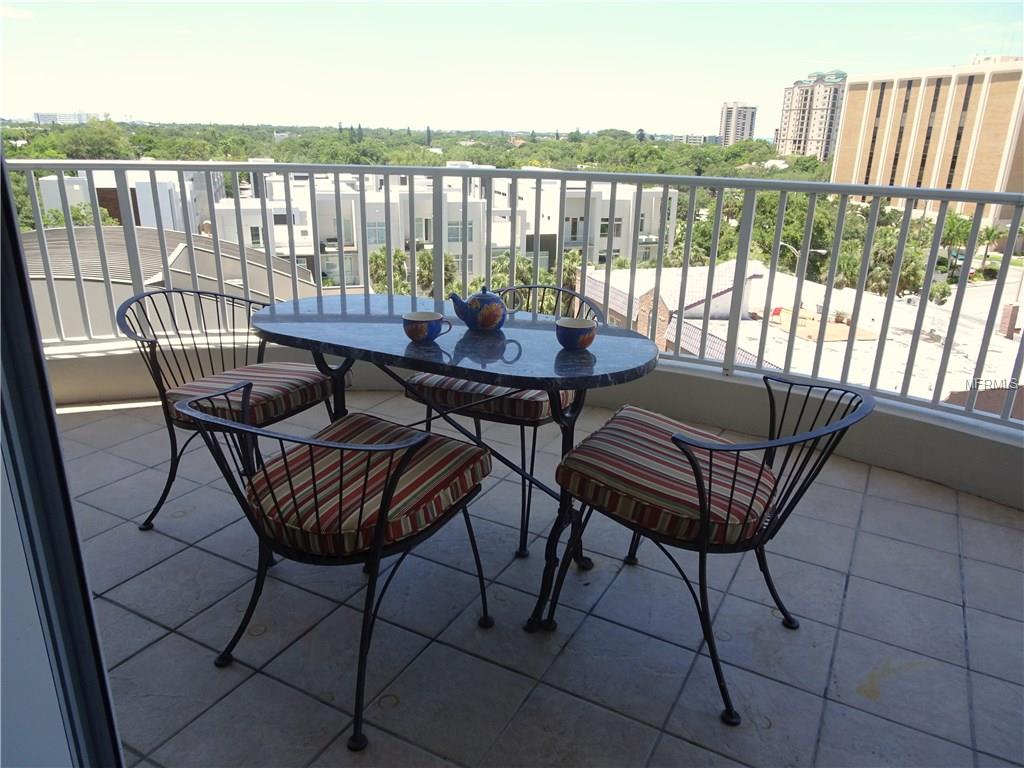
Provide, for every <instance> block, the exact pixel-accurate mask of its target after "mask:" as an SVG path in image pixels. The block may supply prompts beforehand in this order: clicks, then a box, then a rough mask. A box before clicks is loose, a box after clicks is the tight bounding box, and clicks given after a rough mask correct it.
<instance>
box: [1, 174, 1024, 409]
mask: <svg viewBox="0 0 1024 768" xmlns="http://www.w3.org/2000/svg"><path fill="white" fill-rule="evenodd" d="M9 166H10V167H11V169H12V170H13V171H15V172H16V173H18V174H21V175H22V176H23V177H24V182H25V184H24V194H23V195H22V196H21V198H20V199H21V200H22V204H23V206H24V207H26V208H27V210H26V211H23V212H22V217H23V219H22V220H23V221H24V222H25V226H24V228H23V231H22V240H23V244H24V245H25V249H26V254H27V258H28V260H29V271H30V274H31V275H32V277H33V283H34V291H35V294H34V295H35V300H36V305H37V312H38V316H39V320H40V325H41V327H42V328H43V333H44V337H45V338H44V345H45V347H46V348H47V350H48V351H59V350H61V349H64V348H67V347H69V346H74V345H82V344H86V343H97V342H98V343H104V342H107V343H115V342H117V341H118V337H117V331H116V325H115V323H114V311H115V309H116V306H117V304H118V303H120V301H122V300H123V298H125V297H127V296H129V295H131V294H133V293H137V292H140V291H143V290H146V289H147V288H150V287H159V286H171V285H173V286H175V287H206V288H211V289H214V290H222V291H229V292H237V293H240V294H243V295H245V296H255V297H257V298H260V299H263V300H266V301H271V302H274V301H282V300H287V299H291V298H293V297H302V296H317V297H323V296H324V295H329V294H331V293H332V292H339V291H345V290H346V286H352V284H355V285H356V286H357V287H356V288H355V289H354V290H356V291H358V292H359V293H360V294H362V295H367V296H368V295H369V294H370V293H371V292H373V291H377V292H381V293H387V292H389V291H390V292H394V290H395V289H396V286H398V285H400V284H401V285H408V286H410V290H411V291H412V292H413V295H414V296H417V298H418V299H422V300H423V301H433V302H439V301H442V300H444V298H445V296H446V290H447V288H451V287H454V288H455V289H456V290H459V291H461V292H462V293H463V294H465V293H468V292H470V291H471V289H472V287H473V284H474V282H476V283H477V284H479V283H480V282H485V283H488V284H490V285H492V286H498V287H500V285H501V284H502V283H509V282H511V283H530V282H538V281H540V280H547V281H549V282H552V283H554V284H558V285H568V286H569V287H572V288H575V289H576V290H580V291H582V292H584V293H586V294H587V295H588V296H590V297H592V298H594V299H595V300H597V302H598V303H599V304H600V305H601V306H602V307H603V308H604V309H605V312H606V315H607V316H608V317H609V318H610V319H611V321H612V322H615V323H617V324H620V325H623V326H627V327H631V328H633V329H635V330H637V331H639V332H641V333H643V334H645V335H647V336H649V337H650V338H652V339H653V340H654V341H655V342H656V343H657V344H658V346H659V347H660V348H661V350H662V356H663V358H664V359H665V360H666V361H678V362H680V363H684V364H690V365H698V366H703V367H705V368H707V369H711V370H718V371H720V372H722V373H724V374H726V375H734V374H739V373H743V372H748V373H758V372H762V371H780V370H781V371H783V372H785V373H787V374H790V375H793V376H796V377H803V378H807V379H815V380H825V381H835V382H841V383H847V384H853V385H856V386H860V387H862V388H864V389H866V390H869V391H872V392H873V393H875V394H876V395H878V396H880V397H882V398H887V399H889V400H892V401H896V402H900V403H903V404H906V405H910V406H914V407H919V408H923V409H929V410H931V411H934V412H938V413H941V414H945V415H948V416H952V417H958V418H966V419H968V420H970V421H971V422H973V423H975V424H980V423H989V424H994V425H997V426H1003V427H1014V428H1018V429H1019V428H1021V427H1024V420H1022V416H1021V408H1022V402H1021V399H1020V398H1017V382H1019V381H1020V378H1021V369H1022V367H1024V342H1022V341H1021V338H1020V334H1015V332H1014V326H1015V325H1018V326H1019V324H1020V316H1021V315H1024V311H1020V312H1019V314H1015V313H1016V312H1017V311H1018V310H1019V305H1020V292H1021V282H1022V278H1021V274H1022V273H1024V270H1021V269H1020V268H1019V267H1015V266H1013V265H1012V262H1013V259H1012V254H1013V253H1014V251H1015V250H1019V247H1020V244H1021V235H1020V227H1021V215H1022V210H1024V194H1020V193H998V192H985V191H964V190H945V189H941V190H940V189H917V188H898V187H881V186H866V185H839V184H825V183H818V182H806V181H780V180H769V179H750V178H712V177H689V176H669V175H656V174H629V173H592V172H577V171H556V170H545V169H521V170H510V169H495V168H489V167H424V168H414V167H394V166H390V167H389V166H344V165H306V164H278V163H262V162H253V163H219V162H214V163H197V162H130V161H84V160H13V161H9ZM101 172H102V173H104V174H105V175H106V177H109V176H110V175H111V174H112V178H113V190H110V189H108V190H105V194H104V195H103V199H105V200H108V201H116V208H117V209H118V210H117V211H116V212H114V211H110V212H109V213H110V214H111V215H113V216H114V219H116V223H115V224H110V223H109V219H107V220H105V219H104V218H103V216H104V214H106V213H108V211H104V210H101V208H100V203H99V200H100V195H99V194H98V189H97V183H96V181H95V179H96V176H97V174H99V173H101ZM186 174H188V178H189V179H198V180H199V182H200V183H199V188H200V190H201V191H200V194H199V197H198V200H197V199H194V198H195V195H190V194H189V192H190V190H191V189H192V188H188V189H187V188H186V187H187V186H188V185H187V183H186V181H187V180H186ZM47 175H48V176H50V177H51V180H50V181H48V182H47V184H48V185H50V190H51V191H50V202H49V203H47V201H46V200H44V199H43V198H44V195H42V194H41V192H40V190H41V182H40V177H42V176H47ZM53 177H55V178H53ZM79 177H80V178H84V179H85V184H84V187H83V185H82V183H81V182H78V181H76V184H77V186H76V187H75V189H76V190H77V192H76V194H81V195H84V196H85V199H84V201H83V202H84V205H76V204H75V202H74V200H73V199H72V196H71V195H69V193H68V185H69V179H72V178H75V179H77V178H79ZM158 177H159V178H161V179H169V180H170V181H169V182H168V184H169V185H170V186H171V187H174V186H175V184H174V183H172V182H177V189H178V192H177V197H176V198H173V195H172V198H173V199H174V200H175V203H174V204H175V205H176V206H178V208H179V210H177V211H175V212H174V217H173V218H174V219H175V220H177V221H182V220H184V221H188V222H190V224H189V226H187V227H185V228H183V229H180V230H175V229H172V228H171V227H170V224H169V222H170V221H171V217H170V216H169V215H168V214H169V211H168V209H167V205H166V204H165V203H166V197H165V196H164V197H161V196H160V195H162V194H163V193H162V192H161V193H160V194H158V187H159V185H158ZM220 178H223V179H224V180H225V181H227V182H229V184H228V189H231V190H236V192H234V194H233V195H227V196H224V197H222V198H221V199H219V200H218V199H216V198H217V196H218V193H217V190H219V189H222V188H223V185H221V184H220V183H219V179H220ZM400 178H401V182H400ZM140 180H141V182H146V181H148V182H149V183H148V184H145V183H140ZM215 181H217V182H218V183H215ZM254 181H255V183H253V182H254ZM54 184H55V185H56V197H54V193H53V191H52V185H54ZM567 185H572V189H573V194H571V195H567V194H566V190H567ZM576 187H582V188H583V194H582V195H579V194H578V193H577V192H576V190H575V188H576ZM278 188H280V192H279V193H278V192H275V191H274V190H275V189H278ZM161 189H162V188H161ZM237 190H245V191H247V193H248V194H250V195H251V194H253V192H252V190H256V192H255V194H257V195H260V196H259V197H257V198H245V197H241V196H240V195H241V194H243V192H239V191H237ZM163 192H166V189H163ZM278 194H279V195H280V196H271V195H278ZM16 196H17V195H16ZM520 198H523V199H522V200H521V199H520ZM496 202H497V204H496ZM197 206H198V208H200V209H202V211H206V216H204V215H203V213H202V211H200V210H197ZM570 208H571V210H570ZM52 210H55V211H58V212H59V213H60V214H61V217H57V216H55V215H54V213H53V212H52ZM127 212H132V215H127ZM296 212H299V215H300V216H301V221H303V222H305V223H304V224H302V225H301V228H302V229H303V230H307V231H308V233H309V236H308V237H306V238H300V237H297V236H296V231H297V230H298V229H299V228H300V225H299V224H296V223H294V222H295V216H294V215H293V214H294V213H296ZM275 213H276V214H277V215H276V216H275ZM218 214H220V215H218ZM954 215H963V216H965V217H966V218H967V220H968V227H967V230H966V232H965V236H964V238H963V239H962V241H961V242H960V243H959V245H960V248H959V252H961V253H962V254H963V255H962V256H961V257H959V261H958V258H957V257H956V256H955V255H953V256H952V257H951V255H950V249H949V248H947V247H946V246H947V239H946V238H945V237H944V235H943V233H944V230H945V223H946V221H947V220H948V219H950V218H951V217H953V216H954ZM83 216H84V220H83ZM278 217H281V218H278ZM571 218H576V221H575V222H574V225H575V227H578V228H574V231H572V232H570V230H569V221H570V219H571ZM76 219H77V221H76ZM602 219H603V220H604V221H605V222H615V225H614V226H607V225H605V226H602ZM620 220H621V222H622V225H621V228H620V225H619V221H620ZM278 221H284V222H285V223H284V224H278V223H277V222H278ZM426 221H429V224H427V223H426ZM54 222H56V225H54ZM105 222H106V223H105ZM455 222H457V224H456V223H455ZM915 222H918V223H915ZM449 223H452V226H451V227H449ZM991 223H1001V224H1002V225H1003V226H1004V227H1005V231H1006V241H1005V243H1004V244H1003V247H1002V256H1001V257H1000V258H999V259H998V260H995V259H993V260H991V263H992V264H993V265H995V266H994V269H993V270H986V272H989V273H993V272H994V274H992V275H991V279H990V280H988V281H987V282H984V283H980V284H974V283H971V282H970V280H969V276H970V274H971V272H972V270H973V269H974V268H977V267H980V262H981V260H982V259H986V258H987V256H985V255H983V252H984V253H985V254H987V251H985V250H984V249H983V248H982V247H981V245H980V242H981V240H980V238H981V233H982V230H983V228H984V227H985V225H987V224H991ZM559 226H561V227H562V229H561V231H559ZM641 229H643V231H641ZM275 230H277V232H276V233H275ZM456 230H457V231H458V233H461V236H460V237H459V238H458V239H457V240H454V241H453V240H452V234H453V233H454V232H456ZM787 232H788V233H790V238H789V239H790V240H791V241H792V243H796V242H797V237H796V236H795V235H794V234H793V233H798V234H799V243H798V245H794V244H792V243H790V242H786V241H785V235H786V234H787ZM268 233H269V234H268ZM339 238H340V239H341V241H342V242H343V243H346V245H345V246H344V247H343V249H342V252H341V253H339V249H338V247H337V242H338V240H339ZM257 239H258V240H259V245H257V244H255V242H256V240H257ZM268 239H269V240H271V241H272V243H273V244H274V247H272V248H271V247H268V246H269V245H270V244H268V243H267V240H268ZM528 242H529V243H530V245H529V247H527V243H528ZM304 243H307V244H308V243H312V244H313V245H311V246H310V245H304ZM347 243H351V245H347ZM410 243H415V245H416V250H417V251H418V252H421V251H422V250H424V249H426V250H430V251H432V252H433V259H432V263H431V265H430V266H431V273H432V274H431V275H430V278H431V280H429V281H427V282H430V283H431V284H432V285H431V288H430V290H429V291H428V292H427V294H425V293H424V291H423V290H422V288H421V287H420V286H421V285H422V284H423V283H424V281H423V279H422V272H421V274H420V276H419V277H420V279H419V280H417V263H416V262H417V258H416V255H415V254H411V253H409V251H410V248H409V245H410ZM495 243H508V246H507V247H501V248H499V247H497V246H495V245H494V244H495ZM542 244H543V248H544V251H543V252H542V250H541V249H542ZM556 244H557V245H556ZM303 248H306V249H307V250H306V251H303V250H302V249H303ZM397 249H402V250H397ZM376 251H382V252H383V259H381V257H380V256H379V255H376V254H375V253H374V252H376ZM371 254H374V255H373V256H371ZM399 257H400V258H402V259H403V262H402V263H401V264H399V263H398V262H397V260H396V259H397V258H399ZM446 257H453V262H454V265H455V269H456V279H455V281H454V286H452V284H451V281H450V280H449V285H448V286H445V284H444V283H445V273H446V264H445V258H446ZM506 257H511V258H506ZM524 259H525V260H526V261H524ZM328 260H332V263H331V264H330V265H328V264H327V263H326V262H327V261H328ZM371 260H373V261H374V262H375V267H374V269H373V270H372V271H371ZM335 262H336V265H335ZM997 262H998V263H997ZM524 265H528V266H524ZM499 267H500V270H504V271H500V272H499V269H498V268H499ZM909 267H914V269H915V270H917V272H916V275H917V276H916V277H914V275H911V277H912V278H913V279H911V280H909V282H910V283H915V282H919V285H916V287H915V286H914V285H911V287H910V288H908V286H907V285H906V284H904V281H903V280H902V279H901V276H903V275H904V273H905V271H906V270H907V269H908V268H909ZM523 269H527V270H528V271H527V273H526V274H523V272H522V270H523ZM957 270H959V284H958V285H956V286H954V287H953V288H952V295H951V297H950V298H949V300H948V301H947V302H946V303H945V304H943V305H942V306H940V305H938V304H937V303H935V302H933V301H930V300H929V295H930V293H931V287H932V285H933V283H936V282H938V283H942V282H945V277H946V275H945V274H944V271H945V272H946V273H949V272H952V273H954V274H955V273H956V271H957ZM449 271H450V268H449ZM910 271H911V272H913V271H914V270H910ZM921 271H923V274H920V272H921ZM353 273H357V274H355V275H354V276H353ZM399 273H401V275H402V276H404V277H405V280H399V279H398V278H399V276H400V275H399ZM844 274H845V275H847V276H848V279H847V280H846V285H845V286H844V285H843V279H842V275H844ZM353 277H354V278H355V279H353ZM449 277H450V276H449ZM814 277H817V278H818V280H817V281H815V280H814V279H812V278H814ZM347 290H349V291H350V292H351V291H352V290H353V288H351V287H348V288H347ZM941 290H944V289H941ZM940 298H941V297H940ZM1014 307H1018V310H1014ZM101 346H102V344H101ZM599 351H600V348H599V347H597V348H596V350H595V353H598V354H599Z"/></svg>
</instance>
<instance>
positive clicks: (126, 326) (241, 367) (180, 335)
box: [117, 288, 344, 531]
mask: <svg viewBox="0 0 1024 768" xmlns="http://www.w3.org/2000/svg"><path fill="white" fill-rule="evenodd" d="M265 306H267V305H266V304H265V303H263V302H259V301H254V300H252V299H244V298H241V297H239V296H229V295H227V294H223V293H215V292H212V291H194V290H184V289H177V288H175V289H161V290H154V291H147V292H146V293H141V294H138V295H137V296H133V297H132V298H130V299H128V300H127V301H125V302H124V303H123V304H122V305H121V306H120V308H118V310H117V326H118V328H119V329H120V330H121V332H122V333H124V334H125V335H126V336H127V337H128V338H130V339H132V340H133V341H134V342H135V343H136V345H137V346H138V348H139V351H140V352H141V353H142V358H143V360H144V361H145V363H146V369H147V370H148V371H149V374H150V376H152V378H153V383H154V384H155V385H156V389H157V393H158V394H159V396H160V402H161V404H162V405H163V413H164V421H165V423H166V425H167V434H168V436H169V438H170V444H171V446H170V447H171V466H170V469H169V470H168V473H167V482H166V483H165V484H164V489H163V492H162V493H161V494H160V497H159V499H158V500H157V502H156V505H155V506H154V507H153V509H152V511H151V512H150V513H149V515H147V516H146V519H145V521H144V522H143V523H142V524H141V525H140V526H139V528H140V529H142V530H144V531H145V530H149V529H150V528H152V527H153V519H154V518H155V517H156V515H157V513H158V512H159V511H160V508H161V507H162V506H163V504H164V502H165V501H166V500H167V495H168V494H169V493H170V491H171V486H172V485H173V484H174V479H175V477H176V476H177V473H178V464H179V463H180V462H181V457H182V456H183V455H184V453H185V449H186V448H187V447H188V444H189V443H190V442H192V439H193V438H195V436H196V434H198V433H197V432H196V424H195V422H194V421H193V420H191V419H189V418H187V417H184V416H183V415H181V414H180V413H178V412H177V411H175V410H174V404H175V403H177V402H179V401H181V400H184V399H186V398H189V397H195V396H196V395H201V394H207V393H212V392H218V391H220V390H223V389H224V388H225V387H229V386H231V385H232V384H237V383H239V382H245V381H251V382H253V391H252V395H251V397H250V417H251V419H252V422H253V423H254V424H256V425H258V426H268V425H270V424H273V423H274V422H277V421H280V420H282V419H287V418H289V417H290V416H294V415H295V414H296V413H298V412H300V411H303V410H305V409H307V408H310V407H312V406H314V405H316V404H318V403H325V404H326V406H327V411H328V415H329V417H330V418H334V417H335V414H334V410H335V409H337V408H339V407H340V404H341V403H342V402H343V394H344V393H343V388H344V375H343V374H339V375H335V376H330V375H326V374H325V373H322V372H320V371H319V370H317V368H316V367H315V366H314V365H312V364H309V363H289V362H282V363H266V362H264V361H263V358H264V352H265V349H266V342H265V341H263V340H262V339H260V338H258V337H257V336H255V335H254V334H253V333H252V331H251V330H250V327H249V320H250V317H251V316H252V314H253V312H255V311H256V310H258V309H262V308H263V307H265ZM222 415H223V414H222ZM339 415H340V414H339ZM175 428H177V429H183V430H187V431H191V432H192V434H191V435H189V436H188V438H187V439H186V440H185V441H184V443H182V445H181V448H180V449H179V448H178V436H177V433H176V432H175Z"/></svg>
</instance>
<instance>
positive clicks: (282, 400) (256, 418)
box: [167, 363, 333, 426]
mask: <svg viewBox="0 0 1024 768" xmlns="http://www.w3.org/2000/svg"><path fill="white" fill-rule="evenodd" d="M246 381H251V382H252V394H251V395H250V396H249V422H250V423H251V424H253V425H255V426H260V425H263V424H270V423H271V422H274V421H277V420H278V419H282V418H284V417H286V416H288V415H290V414H293V413H297V412H298V411H301V410H302V409H303V408H306V407H308V406H310V405H313V404H314V403H319V402H322V401H324V400H326V399H327V398H329V397H330V396H331V394H332V391H333V390H332V387H331V380H330V379H329V378H328V377H326V376H324V375H323V374H322V373H320V371H318V370H317V369H316V366H314V365H310V364H309V363H258V364H256V365H246V366H244V367H242V368H233V369H231V370H228V371H224V372H223V373H218V374H216V375H214V376H206V377H204V378H202V379H196V380H195V381H193V382H190V383H189V384H185V385H183V386H180V387H175V388H173V389H169V390H167V407H168V409H169V411H170V414H171V418H172V419H174V420H176V421H186V420H188V419H187V417H186V416H183V415H182V414H180V413H178V412H177V411H176V410H174V404H175V403H176V402H178V401H179V400H190V399H192V398H194V397H200V396H202V395H211V394H214V393H216V392H222V391H224V390H225V389H227V388H228V387H233V386H235V385H237V384H241V383H242V382H246ZM241 403H242V393H241V391H238V392H232V393H231V394H230V395H228V396H227V400H225V398H223V397H220V398H216V399H215V400H214V401H213V402H212V403H211V402H209V401H208V402H206V403H203V402H199V403H197V404H196V406H197V407H198V408H199V409H200V410H204V411H211V412H212V413H213V415H214V416H219V417H221V418H222V419H231V420H237V419H238V415H237V414H238V410H237V409H238V408H239V407H240V406H241ZM220 404H222V407H221V405H220ZM211 405H212V406H213V407H211Z"/></svg>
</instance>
